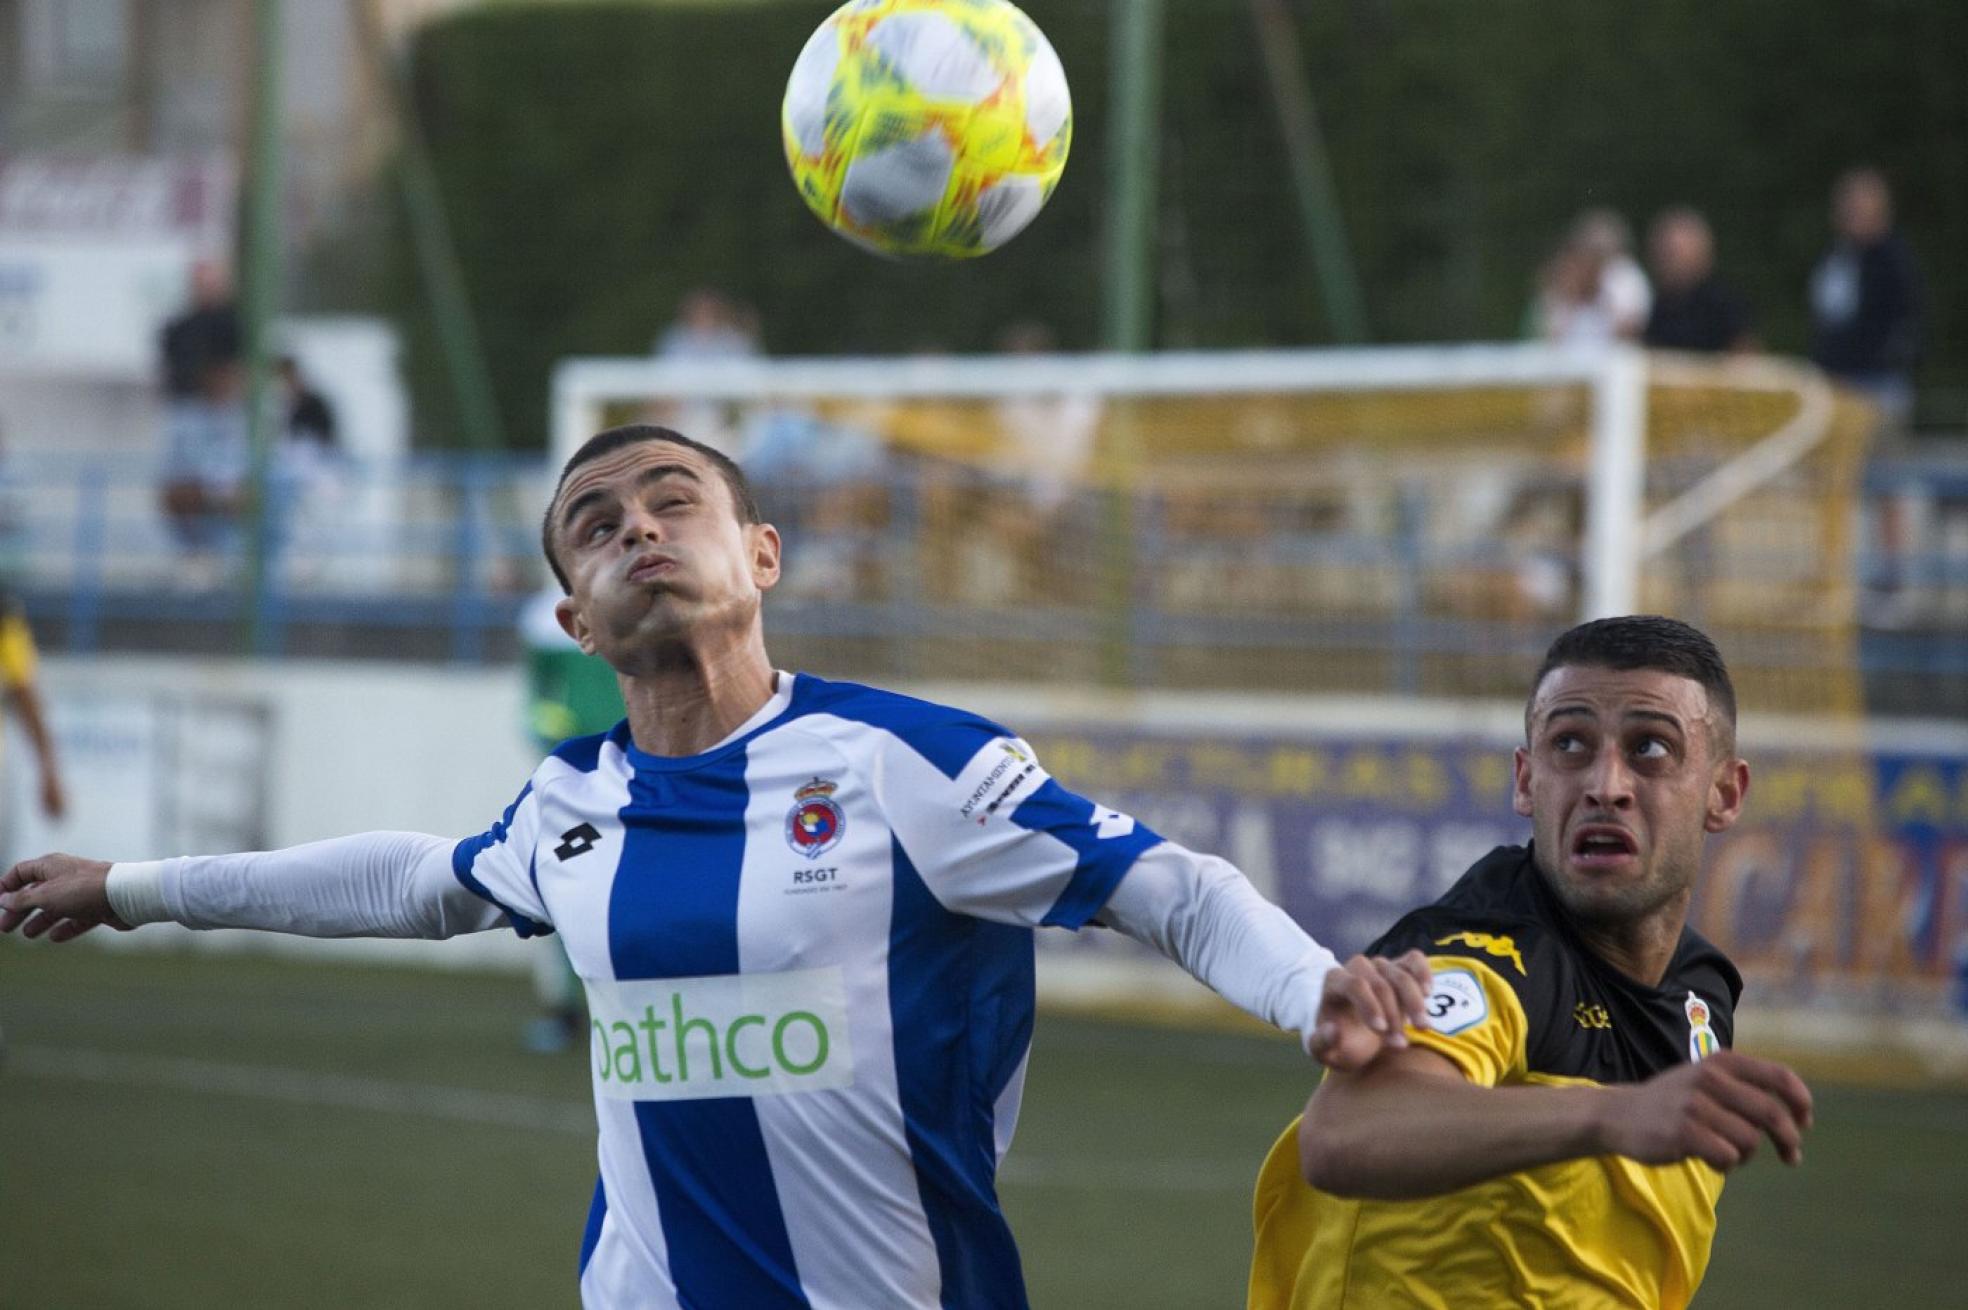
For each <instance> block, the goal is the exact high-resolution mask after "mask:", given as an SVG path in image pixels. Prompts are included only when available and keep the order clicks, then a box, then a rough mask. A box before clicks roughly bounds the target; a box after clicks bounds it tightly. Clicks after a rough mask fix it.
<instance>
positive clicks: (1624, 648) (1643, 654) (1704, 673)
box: [1524, 614, 1736, 755]
mask: <svg viewBox="0 0 1968 1310" xmlns="http://www.w3.org/2000/svg"><path fill="white" fill-rule="evenodd" d="M1580 666H1583V667H1586V668H1599V669H1622V670H1624V669H1657V670H1659V671H1660V672H1662V673H1671V674H1674V675H1675V676H1676V677H1681V678H1686V679H1688V680H1689V681H1690V682H1698V683H1700V684H1701V685H1702V687H1703V689H1704V690H1706V691H1707V692H1708V705H1709V710H1710V711H1711V713H1713V715H1714V716H1715V723H1716V727H1715V741H1716V744H1717V745H1718V746H1720V747H1722V748H1723V749H1724V750H1725V751H1726V752H1727V753H1728V754H1732V755H1733V754H1734V753H1735V749H1736V687H1735V683H1733V682H1732V681H1730V679H1729V666H1728V665H1727V664H1724V663H1723V662H1722V652H1721V651H1719V650H1717V649H1716V648H1715V643H1714V642H1713V641H1710V640H1709V638H1708V634H1707V633H1705V632H1703V631H1701V629H1699V628H1696V627H1692V626H1690V625H1689V624H1686V623H1683V622H1681V621H1680V620H1679V619H1670V618H1664V617H1662V616H1661V615H1658V614H1629V615H1626V616H1624V617H1621V618H1612V619H1594V620H1592V621H1591V622H1590V623H1581V624H1579V625H1578V626H1577V627H1576V628H1573V629H1572V630H1571V631H1569V632H1567V633H1565V634H1564V635H1562V636H1560V637H1559V638H1558V640H1556V641H1554V642H1552V643H1551V648H1550V649H1549V650H1547V651H1545V653H1544V663H1542V664H1540V665H1538V671H1537V676H1536V677H1535V678H1532V679H1531V692H1530V696H1529V698H1528V699H1527V700H1526V701H1525V702H1524V733H1525V736H1527V737H1528V736H1529V735H1530V727H1531V707H1532V705H1534V704H1535V703H1536V701H1537V693H1538V688H1539V687H1542V686H1543V685H1544V680H1545V679H1546V678H1547V677H1549V676H1550V675H1551V672H1552V670H1554V669H1561V668H1572V667H1580Z"/></svg>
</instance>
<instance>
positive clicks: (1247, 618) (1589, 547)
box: [553, 346, 1865, 713]
mask: <svg viewBox="0 0 1968 1310" xmlns="http://www.w3.org/2000/svg"><path fill="white" fill-rule="evenodd" d="M626 421H656V422H664V423H667V424H669V425H670V426H673V427H677V428H680V429H681V430H683V431H684V432H686V433H687V434H688V435H691V436H694V437H697V438H699V439H701V440H707V441H709V442H711V443H712V444H714V445H717V446H719V447H720V448H721V449H724V450H725V451H727V453H730V454H732V455H734V456H735V457H737V458H738V459H739V460H740V462H741V463H743V464H744V465H745V466H746V468H747V471H748V472H749V474H750V475H751V477H752V478H753V480H754V482H755V484H756V485H757V489H758V491H759V495H760V499H761V501H762V502H763V504H764V505H765V507H766V509H767V510H768V513H769V515H770V516H771V518H772V519H773V521H774V522H775V523H777V524H778V525H779V526H780V528H781V530H782V531H783V532H784V533H785V535H786V539H787V570H786V577H785V582H784V584H783V586H782V587H781V588H780V590H779V591H778V592H777V593H776V594H775V596H774V598H773V601H772V605H773V613H774V617H773V621H772V627H773V633H774V639H775V643H776V644H777V645H779V646H782V647H787V646H790V647H792V648H794V649H793V653H794V654H797V655H800V656H801V657H803V658H804V659H805V660H806V662H808V663H810V664H813V665H814V666H816V667H820V666H833V667H851V668H853V669H855V670H857V671H860V672H862V673H864V674H868V675H871V676H882V677H903V678H910V677H913V678H927V677H934V678H937V679H948V680H966V681H979V680H982V681H997V682H1024V683H1029V682H1042V683H1063V684H1068V685H1079V686H1087V685H1105V686H1112V687H1121V688H1128V689H1134V690H1145V689H1153V688H1218V689H1239V690H1253V691H1278V692H1289V693H1319V692H1333V693H1358V692H1384V693H1389V694H1396V695H1406V696H1462V697H1467V696H1489V695H1509V696H1514V695H1517V694H1519V693H1520V692H1521V690H1522V681H1523V678H1524V676H1525V674H1526V672H1527V661H1531V660H1534V659H1535V657H1536V655H1537V654H1538V653H1539V652H1540V651H1541V650H1542V649H1543V647H1544V645H1545V644H1546V643H1547V642H1548V641H1549V640H1550V638H1551V636H1552V635H1554V633H1555V632H1556V631H1557V630H1559V629H1561V628H1562V627H1564V626H1566V625H1567V624H1569V623H1570V622H1572V621H1575V620H1577V619H1578V618H1580V617H1582V616H1593V615H1599V614H1610V613H1625V612H1633V611H1638V610H1648V611H1660V612H1667V613H1673V614H1675V615H1677V616H1679V617H1683V618H1686V619H1688V620H1690V621H1692V622H1695V623H1697V624H1699V625H1701V626H1703V627H1704V628H1706V629H1707V630H1708V631H1710V632H1711V633H1712V634H1713V635H1714V636H1715V637H1716V639H1717V640H1718V642H1719V643H1720V644H1721V646H1722V648H1723V650H1724V652H1725V653H1726V654H1727V655H1728V656H1729V657H1730V659H1731V662H1732V665H1733V666H1734V667H1735V669H1736V671H1737V676H1738V678H1739V679H1740V680H1741V682H1742V684H1743V687H1742V692H1743V700H1744V703H1745V704H1747V705H1752V706H1755V707H1757V708H1758V709H1759V710H1763V711H1766V712H1775V711H1789V712H1799V713H1823V712H1830V711H1838V712H1849V711H1850V710H1852V709H1854V708H1855V707H1856V696H1857V683H1856V677H1855V672H1854V670H1855V632H1856V628H1855V624H1854V621H1853V594H1852V586H1851V578H1852V568H1851V559H1850V553H1851V550H1852V540H1851V536H1852V533H1851V506H1852V503H1853V500H1852V497H1853V494H1854V488H1855V486H1856V479H1857V477H1858V474H1859V459H1860V453H1861V450H1862V446H1863V436H1864V428H1865V421H1864V415H1863V413H1862V412H1860V411H1859V410H1858V409H1856V408H1855V407H1852V406H1850V405H1849V404H1847V403H1846V402H1842V401H1840V400H1839V399H1837V398H1836V397H1835V396H1834V394H1833V393H1832V392H1831V390H1830V389H1829V388H1828V387H1827V386H1826V385H1825V384H1824V383H1823V382H1822V381H1821V380H1820V379H1819V378H1818V377H1817V376H1816V375H1815V374H1813V373H1811V372H1810V371H1808V370H1806V369H1803V368H1801V367H1796V366H1792V365H1788V364H1784V363H1781V362H1777V361H1738V362H1734V363H1726V364H1713V363H1702V362H1698V361H1693V360H1686V359H1672V358H1660V357H1655V358H1647V357H1643V356H1641V355H1639V354H1638V353H1636V352H1630V351H1625V350H1614V351H1607V352H1570V351H1562V350H1556V349H1550V348H1545V347H1539V346H1478V347H1436V348H1421V349H1394V350H1349V351H1295V352H1258V353H1243V354H1165V355H1150V356H1138V357H1120V356H1098V355H1096V356H1085V357H1058V356H1054V357H1036V356H1028V357H994V358H966V359H954V358H910V359H902V360H846V361H814V360H760V361H740V362H733V363H728V364H725V363H720V364H715V365H706V364H700V363H688V364H677V363H664V362H660V361H652V360H573V361H569V362H567V363H565V364H563V365H562V366H561V368H560V369H559V371H558V373H557V375H556V381H555V408H554V432H553V445H554V450H555V452H556V453H557V455H558V456H560V457H564V456H565V455H566V454H567V453H568V452H569V451H571V449H572V448H573V447H574V446H575V445H577V444H578V443H579V441H580V440H582V439H583V438H584V437H585V436H587V435H588V434H591V433H592V432H594V431H596V430H598V429H599V428H600V427H603V426H606V425H609V424H612V423H617V422H626Z"/></svg>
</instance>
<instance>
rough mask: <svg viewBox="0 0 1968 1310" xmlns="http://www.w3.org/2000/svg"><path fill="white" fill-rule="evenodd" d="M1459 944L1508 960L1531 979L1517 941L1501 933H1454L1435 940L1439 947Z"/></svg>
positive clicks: (1522, 974)
mask: <svg viewBox="0 0 1968 1310" xmlns="http://www.w3.org/2000/svg"><path fill="white" fill-rule="evenodd" d="M1457 942H1460V943H1461V944H1462V945H1464V946H1467V947H1469V948H1470V949H1471V950H1475V951H1482V952H1483V953H1484V954H1486V955H1494V956H1496V957H1497V958H1498V959H1499V960H1508V961H1510V962H1511V963H1512V964H1514V965H1516V966H1517V972H1518V974H1519V975H1521V976H1523V977H1526V978H1528V977H1530V971H1529V970H1527V969H1525V968H1524V956H1523V954H1522V953H1521V952H1520V951H1518V949H1517V943H1516V941H1514V940H1513V939H1511V938H1509V937H1505V936H1503V935H1502V934H1500V933H1487V932H1452V933H1450V934H1449V935H1448V936H1447V937H1437V938H1436V939H1435V944H1436V945H1437V946H1449V945H1452V944H1454V943H1457Z"/></svg>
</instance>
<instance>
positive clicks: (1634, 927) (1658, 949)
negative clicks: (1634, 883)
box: [1572, 891, 1689, 987]
mask: <svg viewBox="0 0 1968 1310" xmlns="http://www.w3.org/2000/svg"><path fill="white" fill-rule="evenodd" d="M1688 900H1689V893H1688V892H1685V891H1684V892H1682V893H1681V894H1680V895H1678V896H1676V897H1675V898H1674V899H1673V900H1671V901H1669V902H1668V903H1667V904H1666V905H1663V906H1661V907H1660V908H1659V909H1657V910H1655V911H1654V912H1653V913H1652V914H1649V915H1647V916H1646V917H1644V918H1640V919H1635V920H1633V921H1631V922H1629V923H1617V924H1615V923H1590V922H1585V921H1582V920H1577V919H1574V920H1573V923H1572V926H1573V928H1574V929H1576V930H1577V932H1578V935H1579V937H1580V939H1581V940H1583V941H1584V942H1585V944H1586V946H1587V948H1588V949H1590V950H1591V951H1592V953H1593V954H1594V955H1597V956H1598V957H1599V958H1600V959H1602V960H1604V961H1605V962H1606V963H1608V964H1610V965H1612V966H1613V967H1614V968H1615V969H1618V970H1619V971H1620V972H1621V973H1623V974H1625V975H1626V976H1627V977H1629V978H1631V979H1633V980H1634V981H1635V982H1639V983H1645V984H1646V985H1647V986H1649V987H1658V986H1660V983H1661V979H1663V978H1665V977H1667V966H1668V965H1669V964H1671V963H1672V962H1673V960H1674V951H1675V948H1676V947H1678V946H1679V945H1680V944H1681V929H1682V928H1683V927H1684V926H1685V925H1686V924H1687V922H1688Z"/></svg>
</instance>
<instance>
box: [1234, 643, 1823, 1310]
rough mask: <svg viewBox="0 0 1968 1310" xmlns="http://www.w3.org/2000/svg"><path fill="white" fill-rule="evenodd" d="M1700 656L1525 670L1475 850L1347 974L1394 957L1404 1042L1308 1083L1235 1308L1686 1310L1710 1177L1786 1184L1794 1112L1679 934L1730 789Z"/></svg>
mask: <svg viewBox="0 0 1968 1310" xmlns="http://www.w3.org/2000/svg"><path fill="white" fill-rule="evenodd" d="M1735 717H1736V711H1735V692H1734V689H1733V687H1732V685H1731V683H1730V680H1729V675H1728V670H1727V668H1726V667H1725V666H1724V665H1723V662H1722V658H1721V655H1720V654H1719V652H1717V651H1716V649H1715V646H1714V644H1713V643H1712V642H1711V641H1709V639H1708V638H1707V637H1706V636H1704V635H1703V634H1702V633H1700V632H1698V631H1696V630H1695V629H1693V628H1691V627H1688V626H1687V625H1686V624H1682V623H1678V622H1676V621H1674V620H1671V619H1663V618H1656V617H1631V618H1618V619H1604V620H1599V621H1597V622H1594V623H1588V624H1583V625H1581V626H1580V627H1577V628H1574V629H1573V630H1572V631H1570V632H1568V633H1566V634H1565V635H1564V636H1562V637H1560V638H1559V639H1558V641H1557V642H1556V643H1554V644H1553V646H1552V647H1551V649H1550V651H1549V652H1548V653H1547V654H1546V656H1545V661H1544V665H1543V667H1542V668H1541V669H1540V670H1539V672H1538V676H1537V678H1536V680H1535V681H1534V683H1533V688H1532V693H1531V700H1530V704H1529V706H1528V707H1527V709H1526V711H1525V740H1526V744H1525V745H1524V746H1523V747H1520V748H1519V749H1518V750H1517V752H1516V760H1515V763H1516V773H1515V787H1514V806H1515V809H1516V811H1517V813H1518V814H1520V815H1523V816H1525V817H1527V818H1529V819H1530V820H1531V826H1532V834H1533V840H1532V843H1531V845H1530V846H1529V847H1501V848H1499V849H1497V850H1495V851H1493V852H1491V853H1490V854H1489V855H1487V856H1485V857H1484V858H1483V859H1482V860H1480V861H1478V862H1477V864H1476V865H1475V866H1474V867H1473V868H1471V869H1470V871H1469V872H1468V873H1467V874H1465V875H1464V876H1463V878H1462V879H1461V880H1460V881H1459V882H1458V883H1457V884H1456V885H1455V886H1454V887H1453V888H1451V889H1450V891H1449V892H1448V893H1447V894H1446V895H1445V896H1443V897H1442V899H1441V900H1439V901H1437V902H1436V903H1435V904H1433V905H1429V906H1426V907H1424V908H1422V909H1419V910H1416V911H1414V912H1413V913H1411V914H1409V915H1407V916H1406V917H1404V918H1403V919H1401V920H1400V921H1399V922H1398V923H1396V924H1395V925H1394V927H1393V928H1392V929H1391V930H1390V931H1389V932H1388V933H1387V934H1386V935H1385V936H1383V937H1382V938H1381V939H1380V940H1379V941H1378V942H1376V943H1375V944H1374V945H1373V946H1371V947H1369V948H1368V950H1369V951H1370V952H1371V953H1373V954H1389V953H1393V952H1398V951H1402V950H1405V949H1408V948H1410V947H1419V948H1420V949H1421V950H1423V951H1425V952H1426V953H1427V954H1428V956H1429V964H1430V966H1431V968H1432V969H1433V971H1434V981H1433V984H1432V985H1431V988H1430V996H1429V1014H1430V1023H1429V1026H1428V1027H1427V1028H1425V1029H1424V1028H1414V1029H1410V1030H1409V1033H1408V1037H1409V1041H1410V1045H1409V1046H1408V1047H1407V1048H1405V1049H1389V1050H1387V1051H1385V1052H1383V1053H1382V1054H1381V1055H1380V1056H1379V1058H1377V1059H1376V1060H1375V1061H1374V1062H1373V1063H1372V1064H1371V1065H1369V1066H1368V1067H1366V1068H1365V1069H1362V1070H1358V1071H1356V1072H1352V1073H1331V1074H1329V1075H1327V1077H1326V1078H1325V1080H1324V1082H1323V1083H1322V1084H1321V1085H1320V1087H1319V1089H1318V1091H1317V1092H1316V1093H1314V1095H1313V1097H1312V1099H1311V1101H1310V1102H1309V1103H1308V1104H1307V1106H1306V1108H1305V1113H1304V1115H1303V1116H1301V1118H1300V1120H1299V1121H1298V1122H1297V1123H1295V1124H1293V1125H1292V1127H1291V1128H1289V1129H1288V1130H1287V1131H1286V1132H1285V1134H1284V1136H1283V1137H1282V1138H1280V1139H1279V1141H1278V1143H1277V1145H1276V1146H1275V1147H1274V1148H1273V1149H1272V1152H1271V1155H1270V1157H1269V1159H1267V1160H1266V1161H1265V1164H1264V1167H1263V1170H1262V1172H1261V1173H1260V1175H1259V1177H1258V1185H1257V1196H1256V1204H1255V1220H1256V1228H1257V1248H1256V1254H1255V1258H1254V1260H1253V1263H1252V1267H1251V1281H1250V1305H1251V1307H1252V1310H1352V1308H1354V1307H1373V1310H1386V1308H1391V1307H1442V1308H1444V1310H1446V1308H1447V1307H1484V1308H1486V1310H1487V1308H1488V1307H1495V1306H1537V1307H1545V1308H1547V1310H1588V1308H1589V1310H1599V1308H1601V1307H1633V1308H1635V1310H1639V1308H1641V1307H1646V1308H1647V1310H1654V1308H1656V1307H1659V1308H1664V1310H1676V1308H1678V1307H1681V1306H1685V1305H1686V1304H1687V1303H1688V1301H1689V1299H1690V1298H1691V1297H1693V1295H1694V1292H1695V1289H1696V1288H1697V1287H1698V1286H1699V1285H1700V1283H1701V1277H1702V1273H1703V1271H1704V1270H1705V1269H1706V1267H1707V1264H1708V1255H1709V1246H1710V1242H1711V1240H1712V1239H1713V1236H1714V1233H1715V1203H1716V1198H1717V1197H1718V1196H1719V1195H1720V1193H1721V1190H1722V1178H1723V1174H1724V1173H1725V1172H1726V1171H1728V1170H1729V1169H1732V1168H1734V1167H1735V1166H1737V1165H1739V1164H1742V1163H1744V1162H1745V1161H1747V1160H1748V1159H1749V1158H1750V1157H1751V1156H1752V1155H1753V1154H1755V1152H1756V1151H1757V1149H1758V1147H1759V1145H1760V1144H1761V1142H1762V1141H1763V1140H1764V1139H1765V1138H1767V1139H1768V1140H1769V1141H1770V1142H1771V1143H1773V1144H1774V1146H1775V1148H1776V1151H1777V1153H1778V1154H1779V1155H1780V1156H1781V1157H1782V1158H1783V1159H1784V1160H1785V1161H1786V1162H1787V1163H1791V1164H1796V1163H1797V1162H1798V1161H1799V1160H1801V1159H1802V1154H1803V1150H1802V1143H1803V1134H1804V1132H1805V1130H1806V1129H1807V1128H1808V1127H1809V1126H1810V1122H1811V1099H1810V1093H1809V1092H1808V1091H1807V1090H1806V1089H1805V1087H1804V1084H1803V1083H1802V1082H1801V1081H1800V1080H1799V1079H1798V1078H1797V1076H1796V1075H1795V1074H1794V1073H1792V1072H1791V1071H1790V1070H1788V1069H1786V1068H1784V1067H1783V1066H1782V1065H1779V1064H1774V1063H1771V1062H1768V1061H1764V1060H1757V1059H1752V1058H1750V1057H1748V1056H1743V1055H1738V1054H1737V1053H1735V1052H1734V1051H1731V1050H1730V1049H1729V1047H1730V1045H1731V1043H1732V1039H1733V1035H1734V1030H1735V1025H1734V1016H1735V1005H1736V999H1737V997H1738V995H1739V993H1740V992H1741V989H1742V981H1741V979H1740V977H1739V976H1738V975H1737V973H1736V970H1735V967H1734V966H1733V965H1731V964H1730V963H1729V961H1728V959H1727V958H1725V957H1724V956H1723V954H1722V953H1721V952H1720V951H1719V950H1717V949H1716V948H1715V947H1714V946H1712V945H1710V944H1709V943H1708V942H1707V941H1705V940H1703V939H1702V937H1701V936H1700V935H1699V934H1697V933H1695V932H1694V931H1693V930H1692V929H1690V928H1689V927H1688V926H1687V922H1686V921H1687V914H1688V902H1689V896H1690V893H1691V890H1692V887H1693V884H1694V879H1695V876H1696V873H1697V872H1698V870H1699V869H1700V866H1701V851H1702V844H1703V840H1704V837H1705V835H1706V834H1707V833H1711V832H1721V831H1723V830H1724V829H1726V828H1728V827H1730V826H1731V825H1732V824H1734V823H1735V821H1736V819H1737V816H1738V815H1739V814H1740V813H1741V812H1742V805H1743V799H1744V797H1745V795H1746V794H1747V792H1748V790H1749V766H1748V765H1747V764H1745V763H1744V762H1743V761H1742V760H1741V759H1740V758H1739V757H1738V756H1737V755H1736V742H1735Z"/></svg>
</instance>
